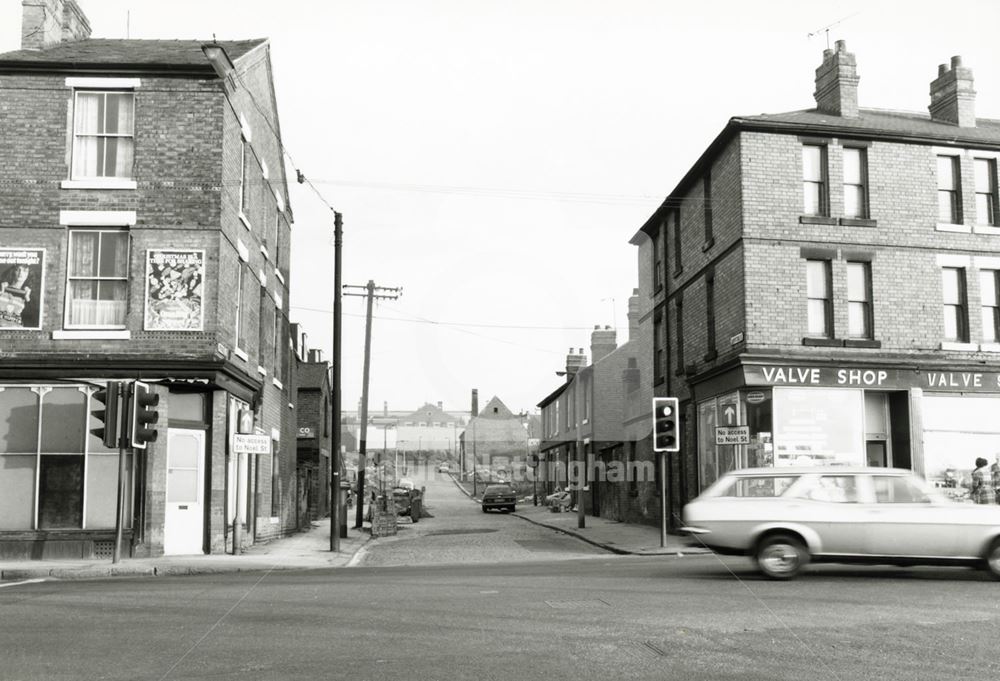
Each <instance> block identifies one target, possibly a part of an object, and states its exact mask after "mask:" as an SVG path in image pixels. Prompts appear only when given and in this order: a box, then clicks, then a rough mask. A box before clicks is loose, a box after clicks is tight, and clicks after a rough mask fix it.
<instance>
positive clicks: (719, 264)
mask: <svg viewBox="0 0 1000 681" xmlns="http://www.w3.org/2000/svg"><path fill="white" fill-rule="evenodd" d="M815 82H816V87H815V93H814V97H815V100H816V107H815V108H813V109H808V110H804V111H794V112H790V113H784V114H771V115H760V116H747V117H736V118H732V119H731V120H730V121H729V123H728V124H727V125H726V127H725V128H724V129H723V130H722V132H721V133H720V134H719V135H718V136H717V137H716V138H715V139H714V140H713V141H712V142H711V144H709V146H708V148H707V149H706V150H705V152H704V153H703V154H702V155H701V157H700V158H699V159H698V160H697V161H696V162H695V164H694V165H693V166H692V167H691V169H690V170H689V171H688V172H687V174H686V175H685V176H684V177H683V178H682V179H681V181H680V182H679V183H678V185H677V186H676V187H675V188H674V190H673V191H672V192H671V193H670V194H669V196H667V198H666V199H665V200H664V201H663V203H662V205H661V206H660V207H659V208H658V209H657V210H656V211H655V213H654V214H653V215H652V216H651V217H650V218H649V220H648V221H647V222H646V223H645V224H644V225H643V226H642V228H641V230H640V231H639V233H637V235H636V237H635V238H634V239H633V243H636V244H637V245H638V248H639V257H640V260H641V261H643V262H645V263H646V264H645V265H644V266H643V267H641V268H640V270H641V271H640V276H642V277H643V279H644V281H643V287H644V288H645V287H646V286H648V287H649V289H650V291H651V293H650V303H651V305H650V306H649V311H648V313H647V314H646V316H644V320H643V321H644V323H646V322H651V323H652V324H653V327H654V334H653V336H654V348H653V352H652V357H653V376H652V380H653V389H654V392H655V394H656V395H672V396H677V397H679V398H680V401H681V411H682V426H683V428H682V436H683V437H682V447H683V450H682V452H681V454H680V456H674V455H670V456H669V457H668V462H669V465H668V479H667V481H666V482H667V487H668V489H669V498H670V508H671V510H672V511H673V512H674V513H676V512H678V511H679V509H680V507H681V506H682V504H683V503H684V502H685V501H686V500H688V499H690V498H691V497H693V496H694V495H696V494H697V493H698V492H699V491H700V490H701V489H703V488H704V487H705V486H707V485H709V484H710V483H712V482H713V481H714V480H716V479H717V477H718V476H719V475H721V474H722V473H724V472H726V471H728V470H732V469H734V468H740V467H748V466H782V465H789V464H803V463H813V464H836V463H854V464H868V465H876V466H897V467H903V468H912V469H913V470H915V471H917V472H918V473H920V474H922V475H924V476H925V477H926V478H927V479H928V480H930V481H931V482H932V483H934V484H937V485H939V486H941V487H942V488H948V489H949V490H950V491H951V493H953V494H954V495H955V496H961V495H962V487H961V482H960V481H961V479H962V477H963V476H967V475H968V472H969V471H970V470H971V469H972V468H973V461H974V460H975V458H976V457H977V456H984V457H986V458H988V459H990V460H992V459H993V458H994V456H995V455H996V454H997V453H998V452H1000V419H998V418H997V416H996V415H997V414H1000V219H998V218H1000V207H998V193H997V163H998V160H1000V121H996V120H988V119H983V118H977V117H976V116H975V107H974V105H975V90H974V87H973V75H972V71H971V70H970V69H969V68H967V67H965V66H963V65H962V62H961V59H960V58H959V57H953V58H952V59H951V62H950V64H943V65H941V66H940V67H939V70H938V74H937V76H936V77H935V78H934V79H933V81H932V82H931V84H930V104H929V107H928V109H929V115H928V114H920V113H903V112H896V111H881V110H871V109H864V108H859V106H858V97H857V87H858V82H859V75H858V70H857V64H856V60H855V57H854V55H853V54H851V53H850V52H848V51H847V47H846V45H845V43H844V42H842V41H840V42H838V43H837V45H836V49H831V50H827V51H825V52H824V55H823V62H822V64H821V65H820V66H819V68H818V69H816V81H815ZM956 481H959V482H958V483H956Z"/></svg>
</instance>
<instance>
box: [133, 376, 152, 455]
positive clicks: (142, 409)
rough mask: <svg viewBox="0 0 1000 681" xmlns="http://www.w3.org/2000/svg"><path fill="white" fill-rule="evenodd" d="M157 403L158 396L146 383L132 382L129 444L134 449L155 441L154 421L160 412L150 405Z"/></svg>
mask: <svg viewBox="0 0 1000 681" xmlns="http://www.w3.org/2000/svg"><path fill="white" fill-rule="evenodd" d="M159 403H160V396H159V395H157V394H156V393H154V392H153V391H152V390H151V389H150V386H149V384H148V383H143V382H142V381H135V382H133V383H132V404H131V408H130V410H129V411H130V414H129V416H130V417H131V418H130V427H129V432H130V434H131V445H132V447H134V448H135V449H145V448H146V443H147V442H156V421H157V420H158V419H159V418H160V414H159V412H157V411H156V410H155V409H152V407H155V406H156V405H158V404H159Z"/></svg>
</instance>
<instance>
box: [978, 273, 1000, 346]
mask: <svg viewBox="0 0 1000 681" xmlns="http://www.w3.org/2000/svg"><path fill="white" fill-rule="evenodd" d="M979 303H980V306H981V308H980V309H981V310H982V317H983V341H985V342H987V343H996V342H998V341H1000V271H998V270H979Z"/></svg>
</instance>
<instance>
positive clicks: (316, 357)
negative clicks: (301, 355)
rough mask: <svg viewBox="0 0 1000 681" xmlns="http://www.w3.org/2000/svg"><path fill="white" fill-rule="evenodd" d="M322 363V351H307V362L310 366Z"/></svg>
mask: <svg viewBox="0 0 1000 681" xmlns="http://www.w3.org/2000/svg"><path fill="white" fill-rule="evenodd" d="M322 361H323V351H322V350H310V351H309V362H310V363H311V364H319V363H321V362H322Z"/></svg>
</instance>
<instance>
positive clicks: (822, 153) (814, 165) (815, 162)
mask: <svg viewBox="0 0 1000 681" xmlns="http://www.w3.org/2000/svg"><path fill="white" fill-rule="evenodd" d="M826 183H827V170H826V145H822V144H805V145H803V146H802V199H803V213H804V214H805V215H818V216H824V215H829V214H830V210H829V202H828V196H829V192H828V191H827V184H826Z"/></svg>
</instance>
